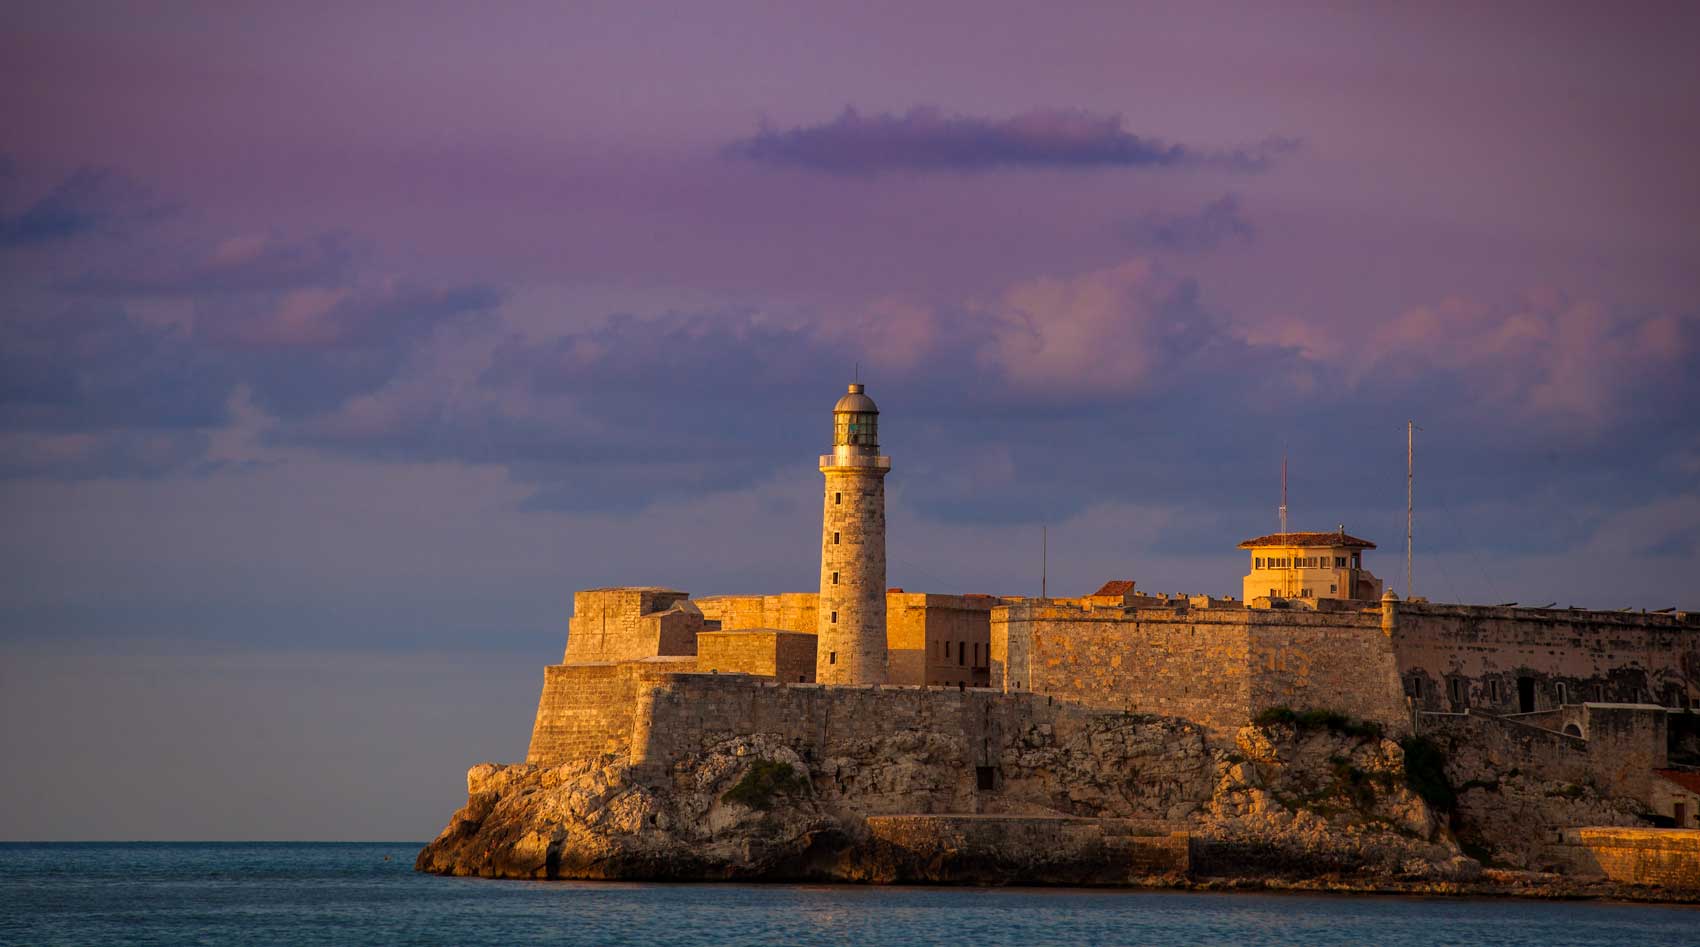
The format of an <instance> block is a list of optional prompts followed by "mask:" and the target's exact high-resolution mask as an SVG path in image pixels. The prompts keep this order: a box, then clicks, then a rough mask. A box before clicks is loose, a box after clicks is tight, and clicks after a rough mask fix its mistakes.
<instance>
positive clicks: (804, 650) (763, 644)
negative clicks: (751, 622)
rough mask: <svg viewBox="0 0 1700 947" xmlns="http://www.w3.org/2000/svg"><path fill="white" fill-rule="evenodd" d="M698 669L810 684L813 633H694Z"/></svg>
mask: <svg viewBox="0 0 1700 947" xmlns="http://www.w3.org/2000/svg"><path fill="white" fill-rule="evenodd" d="M697 670H698V671H699V672H709V671H714V672H719V673H722V674H726V673H734V674H754V675H759V676H761V677H766V678H768V679H770V680H777V681H784V682H786V683H797V684H803V683H813V681H814V679H815V635H814V633H813V632H809V633H807V634H805V633H803V632H798V631H783V630H780V629H777V628H749V629H742V630H738V631H705V632H703V633H701V634H699V635H697Z"/></svg>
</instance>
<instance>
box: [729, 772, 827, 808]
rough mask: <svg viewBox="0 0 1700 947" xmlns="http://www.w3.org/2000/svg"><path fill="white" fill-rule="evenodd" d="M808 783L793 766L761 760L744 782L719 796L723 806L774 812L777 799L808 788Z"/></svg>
mask: <svg viewBox="0 0 1700 947" xmlns="http://www.w3.org/2000/svg"><path fill="white" fill-rule="evenodd" d="M808 785H809V781H808V780H806V779H804V778H803V776H802V774H800V773H798V772H797V771H796V770H795V769H793V768H792V767H791V764H790V763H779V762H775V761H773V760H765V759H758V760H756V761H755V762H753V763H751V764H750V768H749V770H747V771H746V772H745V773H744V778H743V779H740V780H738V782H737V784H736V785H734V786H733V787H732V788H731V789H728V790H726V792H725V793H723V794H722V795H721V796H720V801H722V802H733V803H737V804H738V805H740V806H743V807H745V808H747V809H753V810H757V811H766V810H767V809H771V808H773V800H774V798H775V797H778V796H788V795H791V794H793V793H799V792H802V791H804V790H806V789H807V788H808Z"/></svg>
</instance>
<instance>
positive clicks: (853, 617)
mask: <svg viewBox="0 0 1700 947" xmlns="http://www.w3.org/2000/svg"><path fill="white" fill-rule="evenodd" d="M861 387H862V386H861V385H851V386H850V394H848V395H846V396H845V397H844V398H843V399H842V400H840V401H839V405H838V407H839V410H837V411H835V417H834V421H835V425H834V426H835V437H834V442H835V443H834V446H833V453H832V454H829V455H825V456H823V457H821V463H820V469H821V473H822V474H823V475H824V476H825V479H826V495H825V505H824V506H823V510H824V512H823V513H822V515H821V547H820V550H821V551H820V613H819V618H818V620H817V623H816V628H817V638H816V648H817V650H816V652H815V679H816V680H817V681H819V682H820V683H822V684H883V683H885V682H886V680H887V676H886V637H885V475H886V473H887V472H888V471H889V470H890V465H891V460H890V458H887V457H881V456H879V446H878V444H877V443H875V442H873V440H872V436H873V435H871V434H866V433H864V434H861V435H860V436H859V435H858V430H857V429H858V422H859V427H860V429H861V430H862V431H871V430H877V421H876V420H875V419H876V418H877V415H878V409H877V408H874V406H873V401H872V400H871V399H869V398H867V396H866V395H863V394H862V393H861ZM847 405H848V406H849V407H850V408H852V409H854V410H853V411H846V410H844V409H845V408H846V406H847ZM846 442H849V443H846Z"/></svg>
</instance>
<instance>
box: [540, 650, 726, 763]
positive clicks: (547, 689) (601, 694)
mask: <svg viewBox="0 0 1700 947" xmlns="http://www.w3.org/2000/svg"><path fill="white" fill-rule="evenodd" d="M695 666H696V659H695V658H692V657H673V658H651V659H649V660H646V661H627V662H621V663H619V664H611V663H598V664H555V665H550V666H549V667H546V668H544V669H543V693H542V695H541V696H540V697H539V698H538V701H537V718H536V720H535V721H534V722H533V724H532V727H531V747H530V749H529V750H527V751H526V755H525V761H526V762H527V763H558V762H562V761H565V760H569V759H594V758H596V757H599V756H605V755H614V756H628V755H630V753H631V747H632V723H633V719H634V717H633V712H634V710H635V709H636V706H637V696H638V693H639V692H640V691H641V690H643V689H645V688H649V687H653V686H655V685H657V684H659V683H662V682H664V681H666V680H668V679H669V678H670V677H671V675H673V674H675V673H677V672H679V671H689V670H691V669H693V668H694V667H695Z"/></svg>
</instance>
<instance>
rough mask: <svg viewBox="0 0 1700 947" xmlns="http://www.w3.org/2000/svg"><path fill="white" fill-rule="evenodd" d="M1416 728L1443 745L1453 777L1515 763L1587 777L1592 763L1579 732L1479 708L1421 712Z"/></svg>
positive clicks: (1539, 771)
mask: <svg viewBox="0 0 1700 947" xmlns="http://www.w3.org/2000/svg"><path fill="white" fill-rule="evenodd" d="M1417 725H1418V729H1419V730H1420V731H1421V732H1422V733H1423V735H1425V736H1428V737H1430V738H1432V739H1435V740H1437V741H1440V742H1441V743H1442V745H1444V746H1445V748H1446V751H1447V752H1446V755H1447V768H1448V770H1449V771H1450V775H1451V776H1452V779H1453V782H1454V783H1460V782H1463V781H1465V780H1467V779H1468V778H1470V776H1471V775H1473V774H1477V773H1483V772H1492V773H1504V772H1507V771H1509V770H1511V769H1520V770H1523V771H1525V772H1528V773H1532V774H1534V775H1535V776H1538V777H1539V778H1541V779H1545V780H1551V781H1553V782H1562V783H1574V784H1577V785H1580V784H1583V783H1586V782H1588V781H1589V779H1590V776H1591V775H1592V772H1593V769H1592V765H1591V762H1590V758H1589V754H1588V741H1586V740H1584V739H1582V738H1581V737H1573V736H1570V735H1568V734H1564V733H1559V732H1557V731H1553V730H1546V729H1543V728H1541V727H1537V726H1533V725H1530V724H1525V723H1519V722H1517V721H1515V720H1509V719H1506V718H1504V717H1493V716H1489V715H1487V714H1482V713H1462V714H1444V713H1422V714H1419V715H1418V720H1417Z"/></svg>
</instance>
